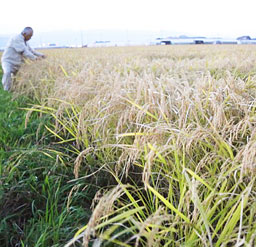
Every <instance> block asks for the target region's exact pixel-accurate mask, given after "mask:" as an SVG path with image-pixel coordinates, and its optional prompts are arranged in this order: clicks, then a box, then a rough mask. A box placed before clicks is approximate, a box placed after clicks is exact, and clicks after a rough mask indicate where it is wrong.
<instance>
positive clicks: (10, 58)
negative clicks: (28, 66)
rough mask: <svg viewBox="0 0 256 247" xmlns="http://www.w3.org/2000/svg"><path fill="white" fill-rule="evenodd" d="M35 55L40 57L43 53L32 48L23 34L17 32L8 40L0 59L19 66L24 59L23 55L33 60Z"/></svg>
mask: <svg viewBox="0 0 256 247" xmlns="http://www.w3.org/2000/svg"><path fill="white" fill-rule="evenodd" d="M37 56H40V57H41V56H43V54H42V53H40V52H36V51H35V50H34V49H32V48H31V47H30V45H29V44H28V43H27V42H26V41H25V38H24V36H23V35H22V34H18V35H16V36H14V37H12V38H11V39H10V40H9V41H8V43H7V46H6V48H5V50H4V53H3V56H2V59H1V60H2V63H4V62H6V63H9V64H11V65H14V66H19V65H20V64H21V63H22V62H23V61H24V57H26V58H29V59H31V60H35V59H36V58H37Z"/></svg>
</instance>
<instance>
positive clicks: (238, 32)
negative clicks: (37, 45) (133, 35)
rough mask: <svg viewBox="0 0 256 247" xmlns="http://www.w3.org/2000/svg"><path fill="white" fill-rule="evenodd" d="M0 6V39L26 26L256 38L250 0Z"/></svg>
mask: <svg viewBox="0 0 256 247" xmlns="http://www.w3.org/2000/svg"><path fill="white" fill-rule="evenodd" d="M0 7H1V8H0V11H1V12H0V35H3V34H13V33H17V32H18V33H19V32H20V31H21V30H22V29H23V28H24V27H25V26H31V27H33V29H34V31H35V32H48V31H55V30H66V29H69V30H77V31H79V30H93V29H102V30H115V29H116V30H148V31H165V33H166V31H168V32H169V33H170V35H172V32H173V33H180V34H186V35H195V36H196V35H197V36H199V35H200V36H207V37H216V36H218V37H238V36H242V35H250V36H251V37H256V21H255V8H256V1H255V0H211V1H210V0H169V1H168V0H153V1H151V0H62V1H60V0H43V1H42V0H1V6H0Z"/></svg>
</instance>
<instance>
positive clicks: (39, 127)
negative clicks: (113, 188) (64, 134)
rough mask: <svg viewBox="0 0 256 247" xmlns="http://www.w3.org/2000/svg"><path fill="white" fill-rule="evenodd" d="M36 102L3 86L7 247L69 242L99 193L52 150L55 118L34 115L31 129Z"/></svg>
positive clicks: (1, 240)
mask: <svg viewBox="0 0 256 247" xmlns="http://www.w3.org/2000/svg"><path fill="white" fill-rule="evenodd" d="M0 77H1V71H0ZM31 103H32V102H31V101H30V99H28V98H26V97H18V98H16V99H13V96H12V94H11V93H9V92H5V91H3V89H2V86H0V116H1V117H0V220H1V221H0V246H1V247H4V246H6V247H7V246H8V247H10V246H29V247H30V246H45V247H46V246H47V247H48V246H63V244H64V243H65V242H67V241H68V240H69V239H70V238H72V236H73V235H74V233H75V232H76V231H77V229H79V227H80V226H81V225H84V224H85V223H86V222H87V221H88V218H89V216H90V210H89V209H88V208H89V206H90V204H91V200H92V197H93V196H94V193H95V188H94V187H93V186H91V185H88V182H87V181H79V183H78V182H69V181H70V180H71V179H72V178H73V174H72V170H71V169H69V168H67V167H66V166H65V165H63V164H62V163H61V162H60V161H59V160H58V158H57V155H56V154H53V153H52V152H50V151H47V150H50V149H51V145H53V144H52V141H53V140H52V139H51V138H50V137H49V135H48V134H47V132H46V130H45V128H44V125H45V124H46V123H49V122H50V121H51V120H50V118H49V117H40V116H39V115H38V114H32V116H31V117H30V120H29V123H28V126H27V128H25V120H26V114H27V112H26V111H25V110H23V108H24V107H28V106H29V104H31ZM73 187H74V188H75V189H74V190H73V191H74V192H73V194H72V196H71V197H70V200H69V201H68V196H69V193H70V191H71V190H72V188H73ZM82 190H83V191H82Z"/></svg>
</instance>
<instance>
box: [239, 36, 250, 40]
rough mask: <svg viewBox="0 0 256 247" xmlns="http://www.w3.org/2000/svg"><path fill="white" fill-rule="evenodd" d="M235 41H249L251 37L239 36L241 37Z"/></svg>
mask: <svg viewBox="0 0 256 247" xmlns="http://www.w3.org/2000/svg"><path fill="white" fill-rule="evenodd" d="M237 40H251V37H250V36H241V37H238V38H237Z"/></svg>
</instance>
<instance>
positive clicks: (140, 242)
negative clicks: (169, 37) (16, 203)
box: [13, 45, 256, 247]
mask: <svg viewBox="0 0 256 247" xmlns="http://www.w3.org/2000/svg"><path fill="white" fill-rule="evenodd" d="M45 53H46V54H47V59H45V60H41V61H39V62H35V63H32V62H29V61H27V63H26V64H25V65H24V66H23V67H22V69H21V70H20V71H19V73H18V75H17V78H16V82H15V85H14V87H13V95H14V97H21V96H22V97H28V98H29V99H30V101H31V102H32V103H31V102H30V104H29V105H27V106H26V107H23V111H25V113H26V118H25V120H24V124H25V127H26V126H28V125H29V123H30V122H31V121H32V120H33V119H34V118H37V119H45V118H48V119H49V121H48V122H47V123H45V124H43V125H39V127H38V131H37V132H36V133H35V136H37V139H38V132H40V131H42V130H43V131H44V134H43V136H47V138H48V139H49V140H50V141H49V142H48V144H47V145H45V146H43V147H42V150H41V151H42V152H41V153H42V154H43V155H45V157H48V158H49V159H50V160H52V162H54V166H55V167H57V168H56V169H59V173H58V176H59V177H61V172H62V171H65V172H66V171H67V170H68V171H70V173H68V174H69V175H68V176H67V175H66V177H65V179H66V180H65V181H66V183H67V184H69V185H72V186H69V187H68V189H67V190H66V192H65V193H64V194H63V195H62V197H63V198H62V199H63V200H62V204H60V205H62V208H61V209H60V208H59V207H58V210H57V211H56V212H57V214H59V215H60V214H61V213H62V212H63V211H64V210H66V211H67V212H69V211H70V210H72V204H73V202H75V201H77V200H76V199H75V198H76V195H77V194H78V193H79V194H80V195H81V194H82V193H83V191H86V187H87V186H89V185H93V186H94V192H93V194H94V199H93V198H91V199H90V200H89V204H90V205H88V206H87V208H88V210H90V213H89V217H88V218H87V219H85V218H84V220H83V221H82V222H79V225H76V226H73V225H72V226H71V225H69V224H71V223H67V224H65V225H62V226H61V227H59V228H55V229H54V231H55V232H57V231H62V229H63V228H70V229H72V230H70V231H72V236H71V237H69V239H65V241H63V239H62V240H61V241H60V239H56V241H55V242H54V244H55V245H53V244H52V245H49V241H50V240H48V242H47V241H45V242H41V245H39V244H38V246H65V247H69V246H85V247H86V246H94V247H96V246H97V247H98V246H125V247H129V246H130V247H133V246H136V247H137V246H138V247H139V246H152V247H153V246H237V247H238V246H254V244H255V238H256V217H255V215H256V194H255V189H256V183H255V172H256V128H255V126H256V100H255V97H256V47H255V46H246V45H244V46H232V45H226V46H225V45H216V46H207V45H203V46H152V47H113V48H86V49H65V50H62V49H61V50H49V51H46V52H45ZM42 138H44V137H42ZM21 158H22V157H21ZM17 162H18V159H17ZM13 165H14V166H15V165H16V164H13ZM48 177H49V178H50V177H51V173H49V174H48ZM85 182H86V183H87V185H86V186H85ZM58 188H62V187H61V186H59V187H58ZM85 193H86V192H85ZM57 194H58V193H57V192H56V196H57ZM81 200H86V199H84V198H82V199H81ZM89 207H90V209H89ZM85 208H86V207H85ZM73 213H74V214H75V212H73ZM59 215H57V216H59ZM79 215H82V213H81V212H79ZM57 216H56V217H57ZM50 230H51V229H48V231H50ZM51 231H52V230H51ZM51 241H53V240H51ZM58 241H59V242H58ZM23 243H24V242H23ZM51 243H53V242H51ZM58 244H59V245H58ZM20 246H31V245H25V244H23V245H20Z"/></svg>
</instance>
